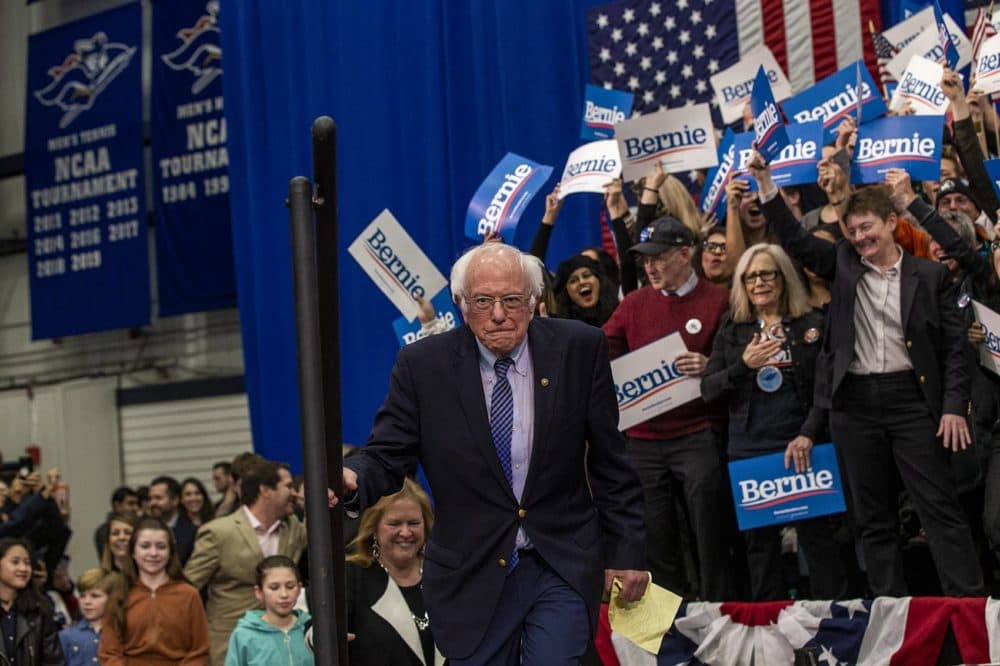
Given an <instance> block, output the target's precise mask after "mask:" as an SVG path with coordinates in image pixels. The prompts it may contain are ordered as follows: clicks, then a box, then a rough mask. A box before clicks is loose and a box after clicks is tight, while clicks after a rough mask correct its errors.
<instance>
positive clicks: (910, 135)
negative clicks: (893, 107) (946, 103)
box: [851, 116, 944, 183]
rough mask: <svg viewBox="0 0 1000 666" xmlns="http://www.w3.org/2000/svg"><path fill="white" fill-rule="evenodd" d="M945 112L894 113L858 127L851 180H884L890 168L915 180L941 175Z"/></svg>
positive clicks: (876, 181) (858, 181) (935, 177)
mask: <svg viewBox="0 0 1000 666" xmlns="http://www.w3.org/2000/svg"><path fill="white" fill-rule="evenodd" d="M943 131H944V116H894V117H889V118H881V119H879V120H876V121H875V122H871V123H868V124H867V125H862V126H861V127H860V128H858V141H857V144H856V145H855V147H854V163H853V164H852V165H851V183H881V182H883V181H884V180H885V173H886V171H888V170H889V169H905V170H906V171H907V172H909V174H910V177H911V178H913V180H930V181H936V180H939V179H940V178H941V134H942V132H943Z"/></svg>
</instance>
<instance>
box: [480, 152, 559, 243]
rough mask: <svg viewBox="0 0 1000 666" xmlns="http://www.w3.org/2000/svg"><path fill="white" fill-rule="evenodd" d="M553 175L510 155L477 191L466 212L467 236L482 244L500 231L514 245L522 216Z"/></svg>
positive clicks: (517, 156)
mask: <svg viewBox="0 0 1000 666" xmlns="http://www.w3.org/2000/svg"><path fill="white" fill-rule="evenodd" d="M550 175H552V167H550V166H546V165H544V164H538V163H537V162H532V161H531V160H529V159H527V158H525V157H521V156H520V155H515V154H514V153H507V154H506V155H504V158H503V159H502V160H500V162H499V163H498V164H497V165H496V166H495V167H493V171H491V172H490V175H488V176H486V180H484V181H483V184H482V185H480V186H479V189H478V190H476V194H475V195H474V196H473V197H472V201H470V202H469V210H468V211H467V212H466V213H465V237H466V238H469V239H471V240H474V241H481V240H482V239H483V236H485V235H486V234H488V233H490V232H492V231H498V232H499V233H500V237H501V238H503V241H504V242H505V243H509V244H513V243H514V232H515V231H517V222H518V220H520V219H521V213H523V212H524V209H525V208H526V207H527V205H528V202H529V201H531V198H532V197H534V196H535V194H537V193H538V191H539V190H540V189H542V186H543V185H545V181H547V180H548V179H549V176H550Z"/></svg>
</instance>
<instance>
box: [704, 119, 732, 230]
mask: <svg viewBox="0 0 1000 666" xmlns="http://www.w3.org/2000/svg"><path fill="white" fill-rule="evenodd" d="M735 162H736V148H735V146H734V144H733V130H731V129H729V128H728V127H727V128H726V133H725V134H723V135H722V142H721V143H719V164H718V166H715V167H712V168H711V169H709V170H708V173H706V174H705V184H704V185H703V186H702V188H701V197H700V199H699V201H701V212H702V213H715V218H716V219H717V220H719V222H722V223H724V222H725V219H726V184H727V183H728V182H729V179H730V178H732V177H733V174H734V173H735V169H736V163H735Z"/></svg>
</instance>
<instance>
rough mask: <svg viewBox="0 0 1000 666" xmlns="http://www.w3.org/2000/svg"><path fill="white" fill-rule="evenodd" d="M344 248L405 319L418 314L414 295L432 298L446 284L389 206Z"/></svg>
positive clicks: (418, 309)
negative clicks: (390, 210)
mask: <svg viewBox="0 0 1000 666" xmlns="http://www.w3.org/2000/svg"><path fill="white" fill-rule="evenodd" d="M347 251H348V252H349V253H350V254H351V256H352V257H354V259H355V261H357V262H358V263H359V264H361V268H362V270H364V272H365V273H367V274H368V277H370V278H371V279H372V281H373V282H374V283H375V285H376V286H377V287H378V288H379V289H381V290H382V293H383V294H385V295H386V296H387V297H388V298H389V300H390V301H392V304H393V305H395V306H396V307H397V308H399V311H400V312H402V313H403V316H404V317H406V321H408V322H412V321H413V320H414V319H416V318H417V315H418V314H420V306H419V305H417V301H416V300H414V299H415V298H416V297H417V296H420V297H421V298H429V299H431V300H432V301H433V300H434V297H435V296H437V294H438V292H439V291H441V289H443V288H444V286H445V285H446V284H448V281H447V280H445V278H444V276H443V275H441V272H440V271H439V270H438V269H437V267H435V266H434V264H433V263H431V260H430V259H428V258H427V255H425V254H424V253H423V251H422V250H421V249H420V247H419V246H418V245H417V244H416V243H415V242H413V239H412V238H411V237H410V235H409V234H408V233H406V230H404V229H403V227H402V226H400V224H399V222H397V221H396V218H395V217H393V215H392V213H390V212H389V210H388V209H386V210H383V211H382V212H381V213H379V214H378V217H376V218H375V219H374V220H372V222H371V224H369V225H368V227H367V228H366V229H365V230H364V231H362V232H361V235H360V236H358V237H357V238H356V239H354V242H353V243H351V245H350V247H348V248H347Z"/></svg>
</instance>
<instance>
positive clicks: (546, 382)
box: [541, 377, 549, 386]
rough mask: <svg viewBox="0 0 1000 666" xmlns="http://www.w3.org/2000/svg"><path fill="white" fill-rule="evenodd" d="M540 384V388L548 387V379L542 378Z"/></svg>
mask: <svg viewBox="0 0 1000 666" xmlns="http://www.w3.org/2000/svg"><path fill="white" fill-rule="evenodd" d="M541 383H542V386H548V385H549V378H548V377H542V382H541Z"/></svg>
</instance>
